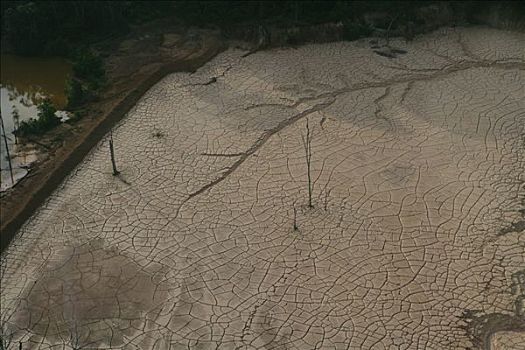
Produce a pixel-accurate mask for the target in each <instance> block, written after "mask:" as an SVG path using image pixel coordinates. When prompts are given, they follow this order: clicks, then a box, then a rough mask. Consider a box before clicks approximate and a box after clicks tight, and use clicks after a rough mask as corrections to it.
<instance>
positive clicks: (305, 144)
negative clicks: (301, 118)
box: [301, 118, 314, 208]
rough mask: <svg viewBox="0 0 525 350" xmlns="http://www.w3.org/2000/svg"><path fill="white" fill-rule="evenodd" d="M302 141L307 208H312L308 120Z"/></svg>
mask: <svg viewBox="0 0 525 350" xmlns="http://www.w3.org/2000/svg"><path fill="white" fill-rule="evenodd" d="M301 137H302V140H303V147H304V152H305V161H306V173H307V176H308V207H310V208H313V207H314V206H313V205H312V172H311V164H312V135H311V133H310V124H309V122H308V118H306V136H305V135H301Z"/></svg>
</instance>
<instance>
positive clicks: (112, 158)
mask: <svg viewBox="0 0 525 350" xmlns="http://www.w3.org/2000/svg"><path fill="white" fill-rule="evenodd" d="M109 153H110V155H111V165H112V166H113V176H117V175H118V174H120V171H118V170H117V163H116V162H115V150H114V148H113V131H111V132H110V134H109Z"/></svg>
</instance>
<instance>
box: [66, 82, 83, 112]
mask: <svg viewBox="0 0 525 350" xmlns="http://www.w3.org/2000/svg"><path fill="white" fill-rule="evenodd" d="M66 96H67V108H69V109H71V108H75V107H78V106H79V105H81V104H82V102H84V100H85V97H86V91H85V89H84V88H83V87H82V83H81V82H80V81H79V80H78V79H75V78H71V79H69V80H68V81H67V84H66Z"/></svg>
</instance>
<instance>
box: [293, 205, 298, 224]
mask: <svg viewBox="0 0 525 350" xmlns="http://www.w3.org/2000/svg"><path fill="white" fill-rule="evenodd" d="M298 229H299V227H298V226H297V208H296V207H295V202H294V204H293V230H294V231H297V230H298Z"/></svg>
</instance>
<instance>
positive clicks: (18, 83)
mask: <svg viewBox="0 0 525 350" xmlns="http://www.w3.org/2000/svg"><path fill="white" fill-rule="evenodd" d="M71 71H72V67H71V64H70V63H69V62H68V61H67V60H65V59H63V58H59V57H21V56H16V55H9V54H2V55H1V74H0V77H1V87H0V93H1V111H2V119H3V126H4V127H5V130H4V129H3V128H2V130H1V134H0V141H1V142H0V167H1V185H0V187H1V191H5V190H6V189H8V188H10V187H12V186H13V185H14V183H16V182H17V181H18V180H20V179H21V178H22V177H24V176H25V175H26V174H27V173H28V167H29V166H30V164H31V163H32V162H34V161H35V160H36V151H35V150H31V149H28V148H27V147H22V146H21V145H19V144H17V140H16V138H15V136H14V134H13V131H14V130H15V124H16V122H15V118H14V117H13V115H14V113H15V114H16V112H18V115H19V122H21V121H24V120H28V119H30V118H36V116H37V105H38V103H39V102H41V101H42V100H43V99H44V98H50V99H51V101H53V103H54V104H55V106H56V107H57V109H59V110H60V109H63V108H64V107H65V106H66V103H67V99H66V94H65V88H66V80H67V77H68V76H69V75H70V74H71ZM58 113H60V112H58ZM59 116H61V117H62V116H63V113H60V114H59ZM4 138H5V140H4ZM6 141H7V149H8V150H9V154H10V155H11V165H12V168H13V178H14V183H13V181H12V180H11V173H10V170H9V162H8V158H7V149H6Z"/></svg>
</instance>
